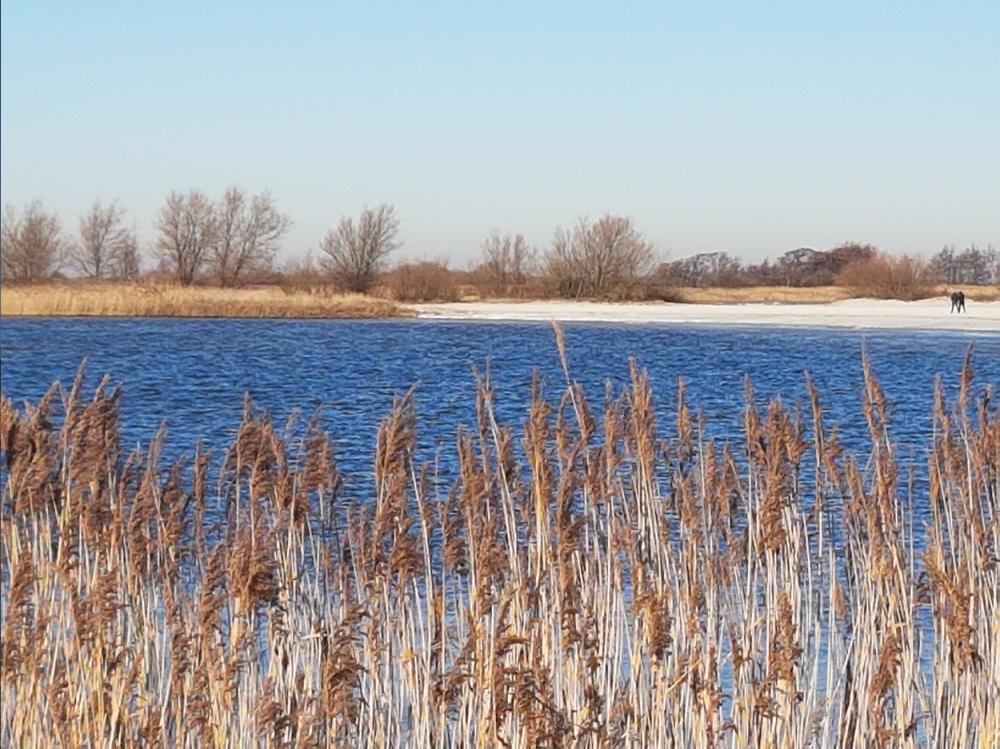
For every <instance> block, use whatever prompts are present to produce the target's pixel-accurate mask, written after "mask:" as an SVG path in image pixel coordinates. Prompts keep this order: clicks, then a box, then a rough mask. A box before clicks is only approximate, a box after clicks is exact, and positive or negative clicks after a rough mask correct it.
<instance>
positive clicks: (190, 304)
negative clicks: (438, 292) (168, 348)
mask: <svg viewBox="0 0 1000 749" xmlns="http://www.w3.org/2000/svg"><path fill="white" fill-rule="evenodd" d="M406 314H407V313H406V310H405V309H404V308H403V307H401V306H399V305H398V304H395V303H394V302H391V301H388V300H385V299H378V298H375V297H368V296H362V295H360V294H333V293H325V292H322V291H319V290H283V289H282V288H281V287H277V286H261V287H249V288H241V289H220V288H214V287H199V286H188V287H182V286H175V285H154V284H120V283H107V284H98V283H80V282H68V283H51V284H32V285H23V286H22V285H5V286H3V288H2V289H0V315H11V316H15V315H31V316H40V317H57V316H72V317H240V318H374V317H398V316H402V315H406Z"/></svg>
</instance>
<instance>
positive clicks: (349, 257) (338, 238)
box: [320, 203, 400, 293]
mask: <svg viewBox="0 0 1000 749" xmlns="http://www.w3.org/2000/svg"><path fill="white" fill-rule="evenodd" d="M398 231H399V220H398V219H397V218H396V217H395V215H394V214H393V208H392V206H391V205H386V204H384V203H383V204H382V205H380V206H379V207H378V208H365V209H364V210H363V211H362V212H361V216H359V217H358V222H357V224H356V225H355V223H354V220H353V219H351V218H342V219H341V220H340V223H339V224H338V225H337V228H336V229H331V230H330V231H328V232H327V234H326V236H325V237H324V238H323V241H322V243H321V244H320V249H321V250H322V251H323V252H324V253H325V254H326V255H327V257H326V258H324V260H325V265H326V267H327V270H328V271H329V272H330V273H331V275H332V276H333V277H334V279H335V280H336V281H337V282H338V283H339V284H340V285H341V286H342V287H343V288H345V289H347V290H348V291H356V292H360V293H365V292H367V291H369V290H370V289H371V288H372V286H374V285H375V281H376V279H377V278H378V274H379V273H380V272H381V270H382V269H383V268H384V266H385V261H386V259H387V258H388V257H389V255H390V254H391V253H392V251H393V250H395V249H397V248H399V247H400V243H398V242H397V241H396V233H397V232H398Z"/></svg>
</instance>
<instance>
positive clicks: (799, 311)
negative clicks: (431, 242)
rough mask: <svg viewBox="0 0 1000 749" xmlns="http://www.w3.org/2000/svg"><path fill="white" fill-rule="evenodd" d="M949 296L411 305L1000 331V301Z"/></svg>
mask: <svg viewBox="0 0 1000 749" xmlns="http://www.w3.org/2000/svg"><path fill="white" fill-rule="evenodd" d="M949 307H950V304H949V301H948V299H947V298H943V297H942V298H937V299H924V300H921V301H919V302H900V301H894V300H882V299H848V300H845V301H840V302H833V303H829V304H670V303H658V302H649V303H618V302H572V301H539V302H455V303H449V304H417V305H413V309H414V310H415V311H416V313H417V316H418V317H421V318H428V319H439V320H510V321H526V320H536V321H551V320H557V321H560V322H619V323H661V324H662V323H708V324H714V325H788V326H801V327H817V328H821V327H830V328H871V329H880V328H881V329H900V330H964V331H969V332H1000V302H973V301H969V302H967V308H968V311H967V312H966V313H965V314H957V313H956V314H951V313H950V311H949Z"/></svg>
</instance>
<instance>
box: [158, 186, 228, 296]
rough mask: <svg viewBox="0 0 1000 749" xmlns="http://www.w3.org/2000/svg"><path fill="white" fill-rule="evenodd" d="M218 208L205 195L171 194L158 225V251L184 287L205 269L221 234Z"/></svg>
mask: <svg viewBox="0 0 1000 749" xmlns="http://www.w3.org/2000/svg"><path fill="white" fill-rule="evenodd" d="M217 224H218V222H217V220H216V216H215V209H214V207H213V206H212V203H211V202H210V201H209V199H208V198H207V197H205V194H204V193H202V192H200V191H198V190H192V191H191V192H189V193H188V194H187V195H181V194H180V193H177V192H172V193H170V196H169V197H168V198H167V202H166V203H165V204H164V205H163V208H162V209H160V216H159V218H158V219H157V222H156V230H157V232H159V237H158V238H157V240H156V252H157V254H158V255H159V257H160V262H161V263H162V265H163V266H164V267H165V268H167V269H168V270H170V271H172V272H173V273H174V274H175V275H176V277H177V280H178V281H179V282H180V283H181V284H182V285H183V286H189V285H190V284H191V283H193V282H194V280H195V278H196V277H197V275H198V274H199V273H200V272H201V270H202V269H203V267H204V265H205V262H206V260H207V259H208V256H209V252H210V251H211V248H212V246H213V244H214V243H215V241H216V236H217V234H218V230H217Z"/></svg>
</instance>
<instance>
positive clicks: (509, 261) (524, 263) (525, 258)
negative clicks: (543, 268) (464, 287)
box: [478, 231, 535, 294]
mask: <svg viewBox="0 0 1000 749" xmlns="http://www.w3.org/2000/svg"><path fill="white" fill-rule="evenodd" d="M481 247H482V250H483V259H482V262H481V263H480V265H479V268H478V272H479V275H481V277H482V280H483V283H484V285H485V286H486V287H487V288H489V289H490V290H491V291H492V292H493V293H495V294H509V293H511V290H512V289H514V288H516V287H523V286H524V284H525V283H526V282H527V281H528V275H529V273H530V272H531V266H532V264H533V263H534V259H535V251H534V250H533V249H532V248H531V247H529V246H528V243H527V241H525V239H524V236H523V235H522V234H515V235H513V236H512V235H510V234H501V233H500V232H497V231H494V232H493V233H491V234H490V235H489V236H488V237H487V238H486V239H484V240H483V243H482V245H481Z"/></svg>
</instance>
